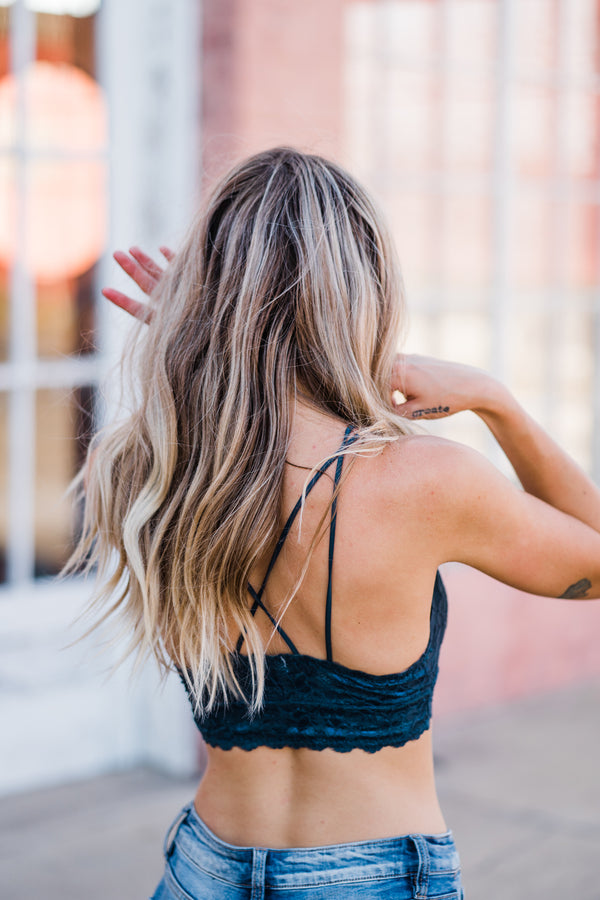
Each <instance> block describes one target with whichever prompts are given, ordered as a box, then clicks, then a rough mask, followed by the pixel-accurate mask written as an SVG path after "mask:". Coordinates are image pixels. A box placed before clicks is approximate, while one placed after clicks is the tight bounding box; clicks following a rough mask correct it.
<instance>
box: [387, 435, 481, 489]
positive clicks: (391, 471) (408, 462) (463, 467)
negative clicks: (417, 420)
mask: <svg viewBox="0 0 600 900" xmlns="http://www.w3.org/2000/svg"><path fill="white" fill-rule="evenodd" d="M490 465H491V464H490V463H489V462H488V461H487V460H486V459H485V457H483V456H482V455H481V454H480V453H477V451H475V450H472V449H471V448H470V447H466V446H465V445H464V444H459V443H457V442H456V441H450V440H447V439H446V438H440V437H436V436H434V435H407V436H406V437H401V438H399V439H398V440H397V441H395V442H394V443H392V444H389V445H388V446H387V447H386V448H385V450H384V451H383V452H382V453H381V454H380V456H379V457H378V462H377V467H376V473H375V472H374V475H376V477H377V479H378V480H379V481H380V483H381V487H382V489H383V490H385V491H386V492H387V491H392V492H393V491H395V490H399V491H401V492H402V491H404V490H405V489H407V488H409V487H410V488H412V489H413V490H416V491H418V492H422V491H431V490H435V491H436V492H440V493H442V494H444V495H448V493H449V492H450V493H451V492H452V490H453V487H452V486H453V485H455V484H457V482H458V483H462V482H463V481H464V479H465V478H470V477H472V476H476V474H477V473H478V472H479V471H480V470H482V469H487V468H488V467H490Z"/></svg>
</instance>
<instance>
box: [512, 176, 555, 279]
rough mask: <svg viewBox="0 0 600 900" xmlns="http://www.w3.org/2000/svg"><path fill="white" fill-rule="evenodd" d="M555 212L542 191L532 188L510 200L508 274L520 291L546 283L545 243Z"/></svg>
mask: <svg viewBox="0 0 600 900" xmlns="http://www.w3.org/2000/svg"><path fill="white" fill-rule="evenodd" d="M555 210H556V207H555V204H553V203H552V202H551V200H550V198H549V197H548V195H547V193H546V191H543V190H536V189H535V187H533V186H531V187H529V188H528V189H527V190H523V191H521V192H520V193H518V194H517V195H516V196H515V198H514V209H513V215H514V219H513V222H512V228H511V231H510V241H511V249H512V254H511V256H512V269H513V272H512V275H513V279H514V282H515V286H518V288H519V289H520V290H522V289H524V288H525V289H531V290H533V291H535V290H536V289H539V288H541V287H542V286H544V285H547V284H548V282H549V278H550V267H549V254H550V243H549V242H550V230H551V224H552V217H553V216H554V214H555Z"/></svg>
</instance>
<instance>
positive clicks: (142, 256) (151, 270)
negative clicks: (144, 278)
mask: <svg viewBox="0 0 600 900" xmlns="http://www.w3.org/2000/svg"><path fill="white" fill-rule="evenodd" d="M129 252H130V253H131V255H132V256H133V258H134V259H135V260H137V262H138V263H139V264H140V266H141V267H142V269H144V271H145V272H147V273H148V275H150V277H151V278H154V280H155V282H156V281H158V280H159V279H160V277H161V275H162V274H163V270H162V269H161V267H160V266H159V265H158V264H157V263H155V262H154V260H153V259H152V257H151V256H148V254H147V253H144V251H143V250H140V248H139V247H130V248H129Z"/></svg>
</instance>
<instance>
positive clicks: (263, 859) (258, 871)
mask: <svg viewBox="0 0 600 900" xmlns="http://www.w3.org/2000/svg"><path fill="white" fill-rule="evenodd" d="M268 852H269V851H268V850H266V849H265V848H264V847H253V848H252V894H251V895H250V900H263V898H264V896H265V867H266V864H267V853H268Z"/></svg>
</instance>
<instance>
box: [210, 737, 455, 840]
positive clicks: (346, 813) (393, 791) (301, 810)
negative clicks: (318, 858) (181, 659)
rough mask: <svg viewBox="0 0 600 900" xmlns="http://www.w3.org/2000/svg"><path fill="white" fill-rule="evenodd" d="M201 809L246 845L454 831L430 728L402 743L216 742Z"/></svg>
mask: <svg viewBox="0 0 600 900" xmlns="http://www.w3.org/2000/svg"><path fill="white" fill-rule="evenodd" d="M195 805H196V810H197V812H198V814H199V815H200V817H201V818H202V819H203V820H204V821H205V822H206V824H207V825H208V827H209V828H210V829H211V830H212V831H214V832H215V834H217V835H218V836H219V837H220V838H222V839H223V840H224V841H227V842H228V843H231V844H234V845H238V846H263V847H311V846H319V845H323V844H330V843H336V844H337V843H344V842H353V841H361V840H375V839H381V838H387V837H393V836H395V835H402V834H410V833H417V832H418V833H427V834H435V833H439V832H444V831H446V824H445V822H444V818H443V816H442V813H441V810H440V807H439V803H438V800H437V795H436V791H435V782H434V776H433V764H432V753H431V739H430V733H429V732H426V733H425V734H424V735H423V736H422V737H421V738H419V740H417V741H411V742H410V743H409V744H407V745H405V746H404V747H400V748H391V747H386V748H384V749H383V750H380V751H379V752H377V753H365V752H364V751H361V750H354V751H351V752H350V753H336V752H334V751H332V750H323V751H315V750H307V749H301V750H295V749H294V750H292V749H290V748H285V749H282V750H274V749H272V748H267V747H261V748H257V749H256V750H251V751H244V750H236V749H234V750H228V751H223V750H219V749H215V748H210V747H209V748H208V766H207V770H206V773H205V775H204V778H203V779H202V781H201V783H200V786H199V788H198V792H197V795H196V800H195Z"/></svg>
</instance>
